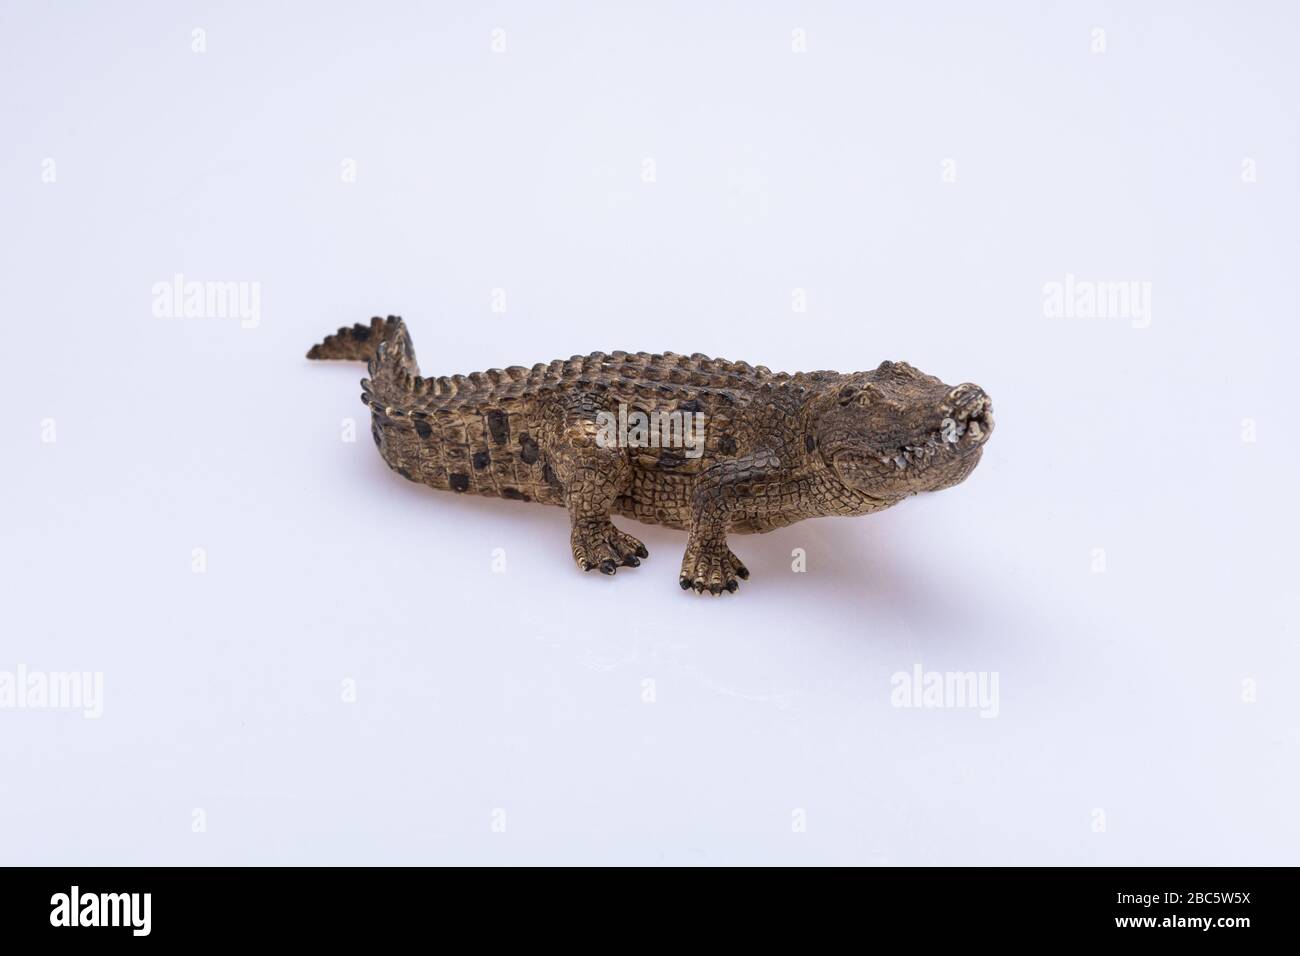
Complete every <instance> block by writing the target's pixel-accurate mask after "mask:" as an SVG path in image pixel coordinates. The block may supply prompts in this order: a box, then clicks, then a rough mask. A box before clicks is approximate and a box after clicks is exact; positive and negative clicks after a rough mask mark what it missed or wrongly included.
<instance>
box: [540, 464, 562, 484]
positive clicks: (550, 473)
mask: <svg viewBox="0 0 1300 956" xmlns="http://www.w3.org/2000/svg"><path fill="white" fill-rule="evenodd" d="M542 480H543V481H545V482H546V483H547V484H548V485H550V486H551V487H552V488H555V489H557V490H559V491H563V490H564V486H563V485H561V484H560V479H559V476H557V475H556V474H555V469H554V468H552V467H551V463H550V462H549V461H548V462H545V463H543V464H542Z"/></svg>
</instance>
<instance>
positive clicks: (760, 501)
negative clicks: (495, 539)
mask: <svg viewBox="0 0 1300 956" xmlns="http://www.w3.org/2000/svg"><path fill="white" fill-rule="evenodd" d="M307 357H308V358H310V359H351V360H356V361H365V362H368V363H369V375H370V377H369V378H368V379H363V380H362V382H361V388H362V394H361V400H362V401H363V402H364V403H365V404H366V405H367V406H368V407H369V408H370V411H371V417H372V426H371V432H372V434H373V435H374V439H375V444H376V445H378V446H379V451H380V454H381V455H383V458H384V460H385V461H386V462H388V465H389V467H391V468H392V469H393V470H394V471H396V472H397V473H398V474H400V475H401V476H402V477H404V478H408V479H410V480H411V481H415V482H419V483H421V484H425V485H429V486H430V487H433V488H440V489H446V490H450V491H454V492H459V493H471V492H472V493H474V494H479V495H488V496H491V497H500V498H512V499H515V500H517V501H537V502H541V503H543V504H551V505H561V506H563V507H564V508H566V509H567V510H568V512H569V518H570V521H571V524H572V534H571V538H570V541H571V544H572V547H573V558H574V560H575V561H576V562H577V563H578V566H579V567H580V568H582V569H583V570H584V571H591V570H593V569H594V570H599V571H600V572H602V573H604V574H614V573H615V571H617V569H618V568H620V567H636V566H638V565H639V564H640V563H641V561H640V559H641V558H644V557H647V556H648V555H647V552H646V549H645V545H643V544H642V543H641V542H640V541H638V540H637V539H636V538H634V537H632V536H631V535H629V534H626V533H625V532H623V531H620V530H619V529H618V528H616V527H615V526H614V524H613V522H612V521H611V520H610V516H611V515H612V514H614V513H618V514H620V515H625V516H627V517H629V518H635V519H636V520H638V521H644V522H646V523H648V524H659V525H666V526H668V527H670V528H679V529H682V530H685V531H686V532H688V534H689V538H688V541H687V545H686V555H685V557H684V558H683V559H682V567H681V573H680V575H679V577H678V581H679V583H680V585H681V587H682V588H683V589H685V590H690V589H694V590H695V591H697V592H700V593H704V592H708V593H711V594H721V593H724V592H729V591H735V590H736V589H737V587H738V581H739V580H744V579H746V578H748V577H749V572H748V571H747V570H746V569H745V566H744V564H742V563H741V561H740V559H739V558H738V557H736V555H735V554H733V553H732V551H731V549H730V548H729V547H728V546H727V534H728V532H736V533H740V534H745V533H751V532H762V531H771V530H773V529H775V528H781V527H784V526H786V525H788V524H792V523H794V522H796V521H801V520H802V519H804V518H814V517H821V516H827V515H865V514H870V513H871V512H873V511H880V510H881V509H883V508H888V507H889V506H890V505H893V504H897V503H898V502H899V501H902V500H903V499H904V498H907V497H909V496H911V495H914V494H916V493H918V492H921V491H937V490H939V489H942V488H950V487H952V486H953V485H955V484H957V483H959V482H960V481H962V480H963V479H965V477H966V476H967V475H969V474H970V473H971V471H972V470H973V469H974V467H975V465H976V464H977V463H978V462H979V460H980V454H981V452H982V450H983V448H984V443H985V442H986V441H988V438H989V435H990V434H991V433H992V431H993V412H992V406H991V405H990V402H989V399H988V396H987V395H985V394H984V391H983V390H982V389H981V388H979V387H978V386H976V385H970V384H966V385H958V386H956V387H955V388H954V387H952V386H949V385H945V384H944V383H943V382H941V381H940V380H939V379H937V378H935V377H934V376H932V375H926V374H924V373H922V372H919V371H917V370H916V369H914V368H913V367H912V366H910V365H908V364H906V363H905V362H883V363H882V364H881V365H880V367H879V368H877V369H875V370H874V371H871V372H853V373H840V372H800V373H798V374H793V375H791V374H786V373H784V372H782V373H775V372H772V371H769V370H768V369H766V368H764V367H763V366H761V365H759V366H751V365H748V364H746V363H745V362H730V361H727V360H725V359H711V358H708V357H706V356H704V355H698V354H697V355H689V356H687V355H674V354H672V353H664V354H662V355H651V354H648V353H646V352H637V353H635V354H632V353H627V352H611V353H610V354H608V355H606V354H605V353H603V352H593V353H592V354H591V355H585V356H583V355H575V356H573V357H572V358H570V359H568V360H563V359H561V360H557V361H554V362H551V363H550V364H538V365H534V366H533V367H532V368H522V367H520V366H511V367H510V368H507V369H490V370H488V371H486V372H475V373H474V374H472V375H454V376H451V377H449V378H448V377H443V378H422V377H421V376H420V374H419V369H418V367H417V366H416V364H415V353H414V350H413V349H412V347H411V338H410V335H409V334H408V332H407V330H406V325H405V324H404V323H403V322H402V320H401V318H399V317H397V316H389V317H388V318H386V319H381V318H374V319H372V320H371V321H370V324H369V325H361V324H358V325H355V326H353V327H352V328H350V329H349V328H342V329H339V331H338V333H337V334H335V335H331V336H329V337H328V338H326V339H325V340H324V341H323V342H321V343H320V344H318V345H316V346H314V347H313V348H312V349H311V351H309V352H308V353H307Z"/></svg>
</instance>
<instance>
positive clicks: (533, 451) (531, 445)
mask: <svg viewBox="0 0 1300 956" xmlns="http://www.w3.org/2000/svg"><path fill="white" fill-rule="evenodd" d="M539 454H540V453H539V451H538V448H537V442H535V441H533V439H532V436H530V435H529V434H528V432H524V433H523V434H522V435H520V436H519V457H520V459H521V460H522V461H523V463H524V464H525V465H535V464H537V458H538V455H539Z"/></svg>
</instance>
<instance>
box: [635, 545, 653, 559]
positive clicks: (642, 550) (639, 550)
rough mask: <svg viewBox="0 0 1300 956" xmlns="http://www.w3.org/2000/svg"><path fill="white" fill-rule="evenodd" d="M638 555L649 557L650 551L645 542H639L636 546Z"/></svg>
mask: <svg viewBox="0 0 1300 956" xmlns="http://www.w3.org/2000/svg"><path fill="white" fill-rule="evenodd" d="M636 556H637V557H638V558H648V557H650V552H649V551H647V550H646V548H645V545H644V544H638V545H637V546H636Z"/></svg>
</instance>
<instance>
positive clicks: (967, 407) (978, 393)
mask: <svg viewBox="0 0 1300 956" xmlns="http://www.w3.org/2000/svg"><path fill="white" fill-rule="evenodd" d="M944 411H945V412H946V413H948V414H950V415H951V416H952V418H953V420H954V421H956V422H957V423H958V425H960V426H962V431H963V433H964V435H965V436H966V437H968V438H969V439H970V440H972V441H976V442H984V441H986V440H987V439H988V437H989V435H990V434H991V433H992V431H993V402H992V401H991V400H990V399H989V397H988V394H987V393H986V392H985V391H984V389H982V388H980V387H979V386H978V385H973V384H971V383H970V382H966V383H964V384H961V385H958V386H957V387H956V388H954V389H953V390H952V391H950V392H949V393H948V396H947V399H946V401H945V403H944Z"/></svg>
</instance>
